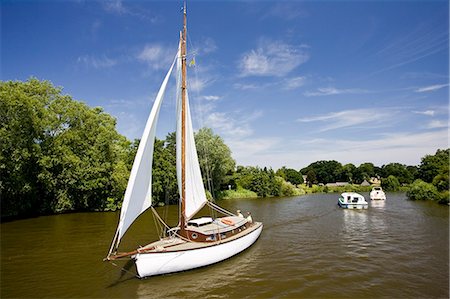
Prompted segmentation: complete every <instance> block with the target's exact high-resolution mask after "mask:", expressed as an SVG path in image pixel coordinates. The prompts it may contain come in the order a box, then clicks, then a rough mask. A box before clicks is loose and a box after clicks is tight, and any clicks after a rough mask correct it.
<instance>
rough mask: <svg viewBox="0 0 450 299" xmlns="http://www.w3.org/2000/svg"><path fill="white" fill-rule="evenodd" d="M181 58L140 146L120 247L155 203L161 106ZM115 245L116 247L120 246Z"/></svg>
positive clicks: (121, 223) (120, 229) (127, 194)
mask: <svg viewBox="0 0 450 299" xmlns="http://www.w3.org/2000/svg"><path fill="white" fill-rule="evenodd" d="M179 56H180V54H179V53H177V56H176V58H175V60H174V62H173V63H172V66H171V67H170V69H169V71H168V72H167V75H166V77H165V78H164V81H163V83H162V85H161V87H160V89H159V91H158V95H157V96H156V100H155V103H154V104H153V107H152V110H151V112H150V115H149V117H148V120H147V124H146V125H145V129H144V133H143V135H142V138H141V141H140V143H139V147H138V150H137V153H136V157H135V159H134V163H133V168H132V169H131V173H130V178H129V180H128V185H127V189H126V191H125V196H124V199H123V203H122V209H121V211H120V220H119V225H118V227H117V232H116V239H115V241H114V242H115V243H116V244H119V242H120V239H121V238H122V237H123V235H124V234H125V232H126V231H127V229H128V228H129V227H130V225H131V224H132V223H133V222H134V220H136V218H137V217H138V216H139V215H140V214H141V213H143V212H144V211H145V210H147V209H148V208H149V207H150V206H151V204H152V165H153V149H154V143H155V135H156V124H157V122H158V116H159V111H160V108H161V103H162V100H163V98H164V93H165V91H166V88H167V82H168V81H169V77H170V75H171V73H172V70H173V67H174V64H175V61H176V59H178V57H179ZM114 242H113V246H114V245H116V244H114ZM112 249H113V247H111V250H112Z"/></svg>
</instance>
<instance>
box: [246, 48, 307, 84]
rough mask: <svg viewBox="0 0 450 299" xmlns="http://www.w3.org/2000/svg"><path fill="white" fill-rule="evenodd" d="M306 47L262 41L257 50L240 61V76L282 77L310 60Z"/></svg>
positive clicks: (248, 53) (250, 52)
mask: <svg viewBox="0 0 450 299" xmlns="http://www.w3.org/2000/svg"><path fill="white" fill-rule="evenodd" d="M307 48H308V46H306V45H291V44H287V43H284V42H282V41H272V40H269V39H261V40H260V42H259V46H258V48H257V49H254V50H251V51H249V52H247V53H245V54H244V55H242V58H241V59H240V61H239V69H240V75H241V76H243V77H246V76H277V77H281V76H284V75H286V74H287V73H289V72H290V71H292V70H293V69H295V68H297V67H298V66H300V65H301V64H303V63H305V62H306V61H308V59H309V54H308V53H307V52H306V49H307Z"/></svg>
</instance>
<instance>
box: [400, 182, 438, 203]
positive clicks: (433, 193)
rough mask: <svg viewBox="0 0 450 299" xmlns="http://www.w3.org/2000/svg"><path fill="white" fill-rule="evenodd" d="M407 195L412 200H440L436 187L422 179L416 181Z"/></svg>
mask: <svg viewBox="0 0 450 299" xmlns="http://www.w3.org/2000/svg"><path fill="white" fill-rule="evenodd" d="M406 196H407V197H408V198H409V199H411V200H439V194H438V191H437V189H436V187H435V186H433V185H432V184H430V183H426V182H424V181H422V180H420V179H419V180H416V181H414V183H413V184H412V185H411V187H410V189H409V190H408V191H407V192H406Z"/></svg>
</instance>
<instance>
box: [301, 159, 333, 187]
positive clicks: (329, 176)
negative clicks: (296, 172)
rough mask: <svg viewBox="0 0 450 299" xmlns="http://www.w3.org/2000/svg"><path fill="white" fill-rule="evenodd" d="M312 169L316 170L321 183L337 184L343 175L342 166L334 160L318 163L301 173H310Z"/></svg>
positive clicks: (312, 164) (317, 178)
mask: <svg viewBox="0 0 450 299" xmlns="http://www.w3.org/2000/svg"><path fill="white" fill-rule="evenodd" d="M311 169H312V170H314V173H315V175H316V180H317V181H318V182H319V183H332V182H336V181H337V179H338V178H339V176H340V174H341V173H342V164H341V163H339V162H337V161H334V160H331V161H317V162H314V163H311V164H310V165H308V166H307V167H305V168H303V169H302V170H300V173H308V171H309V170H311Z"/></svg>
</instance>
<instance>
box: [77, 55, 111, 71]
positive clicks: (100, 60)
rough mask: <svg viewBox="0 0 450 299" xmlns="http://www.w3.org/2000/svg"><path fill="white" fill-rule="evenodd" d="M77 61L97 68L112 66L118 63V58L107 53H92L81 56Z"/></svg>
mask: <svg viewBox="0 0 450 299" xmlns="http://www.w3.org/2000/svg"><path fill="white" fill-rule="evenodd" d="M77 62H78V63H81V64H84V65H85V66H86V67H93V68H95V69H102V68H110V67H113V66H115V65H116V64H117V63H118V62H117V60H116V59H112V58H109V57H107V56H106V55H102V56H101V57H95V56H91V55H84V56H79V57H78V59H77Z"/></svg>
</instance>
